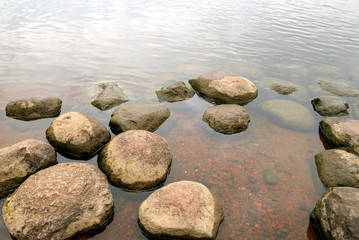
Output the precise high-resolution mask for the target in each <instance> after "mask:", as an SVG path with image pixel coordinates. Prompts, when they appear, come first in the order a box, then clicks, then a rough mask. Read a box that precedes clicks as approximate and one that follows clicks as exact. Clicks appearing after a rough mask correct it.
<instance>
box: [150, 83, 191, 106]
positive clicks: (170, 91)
mask: <svg viewBox="0 0 359 240" xmlns="http://www.w3.org/2000/svg"><path fill="white" fill-rule="evenodd" d="M156 94H157V97H158V100H159V101H160V102H178V101H183V100H186V99H190V98H191V97H193V95H194V91H193V89H191V88H189V87H187V86H186V84H185V83H184V82H182V81H178V82H175V83H173V84H171V85H169V86H166V87H162V88H161V89H160V90H157V91H156Z"/></svg>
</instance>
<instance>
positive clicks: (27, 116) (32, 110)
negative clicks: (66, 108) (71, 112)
mask: <svg viewBox="0 0 359 240" xmlns="http://www.w3.org/2000/svg"><path fill="white" fill-rule="evenodd" d="M61 106H62V101H61V100H60V99H59V98H56V97H46V98H42V99H39V98H34V97H33V98H25V99H21V100H16V101H12V102H10V103H8V104H7V105H6V116H8V117H11V118H15V119H19V120H24V121H31V120H36V119H41V118H52V117H57V116H59V114H60V112H61Z"/></svg>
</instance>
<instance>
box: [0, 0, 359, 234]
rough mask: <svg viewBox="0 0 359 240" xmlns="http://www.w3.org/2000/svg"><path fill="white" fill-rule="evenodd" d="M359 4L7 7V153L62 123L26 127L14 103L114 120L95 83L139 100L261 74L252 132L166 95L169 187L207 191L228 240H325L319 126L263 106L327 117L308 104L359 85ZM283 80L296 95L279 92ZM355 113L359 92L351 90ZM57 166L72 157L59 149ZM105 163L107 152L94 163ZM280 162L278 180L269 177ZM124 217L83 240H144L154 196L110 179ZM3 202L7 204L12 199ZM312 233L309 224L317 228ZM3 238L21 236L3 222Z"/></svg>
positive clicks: (0, 105)
mask: <svg viewBox="0 0 359 240" xmlns="http://www.w3.org/2000/svg"><path fill="white" fill-rule="evenodd" d="M358 61H359V2H358V1H356V0H348V1H339V0H332V1H309V0H301V1H291V0H278V1H269V0H258V1H250V0H243V1H242V0H241V1H229V0H221V1H214V0H206V1H204V0H198V1H143V0H139V1H128V0H122V1H115V0H97V1H84V0H78V1H69V0H63V1H51V0H46V1H45V0H43V1H40V0H32V1H29V0H16V1H15V0H14V1H9V0H2V1H0V147H3V146H6V145H8V144H10V143H13V142H16V141H20V140H23V139H26V138H35V139H39V140H44V141H46V138H45V130H46V128H47V127H48V126H49V125H50V123H51V122H52V121H53V120H54V119H43V120H37V121H32V122H22V121H18V120H14V119H10V118H7V117H6V116H5V111H4V109H5V106H6V104H7V103H8V102H10V101H12V100H16V99H21V98H24V97H31V96H36V97H45V96H57V97H60V98H61V99H62V100H63V107H62V113H65V112H69V111H80V112H84V113H88V114H90V115H92V116H94V117H96V118H97V119H98V120H99V121H101V122H102V123H103V124H104V125H106V126H108V122H109V119H110V115H111V113H112V112H113V111H114V110H115V109H116V108H114V109H111V110H108V111H104V112H101V111H100V110H98V109H96V108H94V107H92V106H91V104H90V101H91V100H92V99H91V97H93V96H92V95H91V88H92V86H94V85H95V84H96V83H99V82H103V81H117V82H119V84H120V85H121V87H122V88H123V90H124V92H125V93H126V94H127V95H128V96H129V97H130V99H131V100H130V101H129V102H128V103H126V104H132V103H153V104H159V103H158V100H157V97H156V94H155V90H157V89H159V88H160V87H162V86H165V85H169V84H171V83H173V82H175V81H185V82H186V83H188V82H187V80H188V79H189V78H190V77H192V76H196V75H198V74H201V73H204V72H207V71H210V70H215V69H219V68H225V69H228V70H232V71H234V72H236V73H238V74H240V75H242V76H244V77H247V78H248V79H250V80H251V81H252V82H254V83H255V84H256V85H257V87H258V89H259V96H258V98H257V99H255V100H254V101H253V102H251V103H249V104H247V105H246V106H245V108H246V110H247V111H248V113H249V115H250V118H251V122H250V124H249V127H248V129H247V130H246V131H245V132H242V133H239V134H234V135H222V134H220V133H216V132H214V131H213V130H212V129H210V128H209V127H208V125H207V124H206V123H205V122H203V121H202V120H201V118H202V115H203V113H204V111H205V110H206V108H207V107H209V106H211V104H210V103H208V102H206V101H204V100H203V99H201V98H199V97H198V96H195V97H193V98H192V99H190V100H188V101H183V102H178V103H172V104H171V103H161V105H163V106H165V107H167V108H169V109H170V110H171V117H170V118H169V119H168V120H167V121H166V122H165V123H164V124H163V125H162V126H161V127H160V128H159V129H158V130H157V131H156V133H157V134H159V135H161V136H163V137H164V138H166V140H167V141H168V143H169V145H170V147H171V150H172V152H173V155H174V158H173V163H172V166H171V172H170V174H169V176H168V178H167V180H166V183H165V184H168V183H171V182H175V181H180V180H193V181H198V182H201V183H203V184H204V185H206V186H207V187H208V188H209V189H210V190H211V192H212V193H213V194H214V196H215V197H217V198H218V199H219V200H220V202H221V203H222V205H223V207H224V213H225V220H224V222H223V223H222V225H221V227H220V230H219V233H218V237H217V239H224V240H227V239H228V240H229V239H232V240H234V239H307V238H309V239H315V236H313V233H312V231H311V229H310V227H309V228H308V225H309V214H310V212H311V211H312V209H313V208H314V206H315V203H316V201H317V200H318V199H319V198H320V196H321V194H322V193H323V192H324V191H325V189H324V187H323V186H322V184H321V183H320V180H319V178H318V176H317V173H316V167H315V164H314V158H313V156H314V155H315V154H317V153H319V152H320V151H322V150H324V146H323V143H322V142H321V140H320V136H319V133H318V125H315V126H313V128H312V129H310V130H309V131H304V132H303V131H298V130H297V129H294V128H288V127H287V126H284V125H282V124H280V123H279V122H278V121H275V120H273V119H272V118H271V117H270V116H267V115H266V114H264V113H263V112H262V111H261V110H260V108H259V106H260V104H261V103H263V102H265V101H267V100H271V99H287V100H291V101H295V102H298V103H301V104H303V105H304V106H306V107H307V108H308V109H309V110H310V111H311V113H312V114H313V116H314V118H315V120H316V121H317V122H319V121H320V120H321V119H322V117H321V116H319V115H318V114H316V113H315V112H314V111H313V110H312V107H311V105H310V99H311V98H313V97H316V96H319V95H332V94H330V93H327V92H325V91H323V90H321V89H320V88H319V87H318V85H317V78H318V77H321V76H323V77H331V78H335V79H340V80H341V81H345V82H347V83H349V84H351V85H352V86H358V85H359V65H358ZM272 78H279V79H283V80H286V81H290V82H293V83H296V84H298V85H299V86H300V88H299V91H298V92H297V93H294V94H292V95H287V96H283V95H279V94H277V93H276V92H274V91H272V90H270V89H269V88H268V86H267V83H268V82H269V81H271V80H272ZM344 99H345V100H347V101H348V102H349V105H350V112H351V114H350V116H349V118H354V119H358V116H357V113H356V110H355V105H354V104H356V103H357V99H355V98H344ZM58 161H59V162H68V161H73V160H69V159H66V158H64V157H62V156H61V155H59V154H58ZM87 162H89V163H92V164H96V157H95V158H93V159H91V160H89V161H87ZM266 169H271V170H272V171H273V172H274V173H275V174H276V175H277V176H278V178H279V184H278V185H267V184H265V182H264V180H263V172H264V170H266ZM111 188H112V191H113V194H114V196H115V213H114V217H113V219H112V220H111V222H110V223H109V225H107V226H106V228H105V229H104V230H103V231H100V232H97V233H94V234H92V235H86V236H79V237H77V239H96V240H97V239H107V240H110V239H131V240H133V239H140V240H141V239H146V237H145V236H144V235H143V234H142V232H141V230H140V229H139V227H138V225H137V213H138V207H139V205H140V204H141V202H142V201H143V200H144V199H145V198H146V197H147V196H148V195H149V194H150V193H151V192H144V193H129V192H124V191H122V190H120V189H118V188H116V187H113V186H112V187H111ZM4 201H5V199H2V200H1V203H3V202H4ZM308 229H309V230H308ZM0 239H4V240H6V239H11V238H10V236H9V234H8V232H7V230H6V227H5V225H4V223H3V221H2V219H1V222H0Z"/></svg>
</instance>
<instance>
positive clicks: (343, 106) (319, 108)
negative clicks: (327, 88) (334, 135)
mask: <svg viewBox="0 0 359 240" xmlns="http://www.w3.org/2000/svg"><path fill="white" fill-rule="evenodd" d="M311 103H312V105H313V108H314V110H315V111H316V112H317V113H319V114H320V115H322V116H346V115H349V113H348V111H347V109H348V108H349V105H348V103H347V102H346V101H345V100H343V99H341V98H339V97H335V96H320V97H317V98H314V99H312V100H311Z"/></svg>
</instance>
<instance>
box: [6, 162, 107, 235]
mask: <svg viewBox="0 0 359 240" xmlns="http://www.w3.org/2000/svg"><path fill="white" fill-rule="evenodd" d="M113 209H114V203H113V196H112V193H111V190H110V187H109V184H108V181H107V179H106V176H105V175H104V174H103V173H102V172H101V171H100V169H98V168H97V167H95V166H93V165H90V164H86V163H61V164H57V165H55V166H53V167H49V168H47V169H44V170H41V171H39V172H37V173H36V174H34V175H32V176H30V177H29V178H28V179H27V180H26V181H25V182H24V183H23V184H21V185H20V187H19V188H18V189H17V191H16V192H15V193H14V194H13V195H11V196H10V197H9V198H8V199H7V200H6V202H5V204H4V206H3V208H2V213H3V218H4V221H5V225H6V227H7V229H8V230H9V233H10V234H11V235H12V236H13V237H15V238H16V239H32V240H37V239H39V240H40V239H70V238H71V237H73V236H75V235H76V234H78V233H84V232H88V231H92V230H96V229H99V228H101V227H102V226H103V225H105V224H106V223H107V221H108V220H109V218H110V217H111V215H112V213H113Z"/></svg>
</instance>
